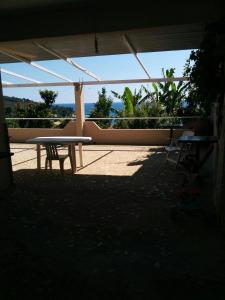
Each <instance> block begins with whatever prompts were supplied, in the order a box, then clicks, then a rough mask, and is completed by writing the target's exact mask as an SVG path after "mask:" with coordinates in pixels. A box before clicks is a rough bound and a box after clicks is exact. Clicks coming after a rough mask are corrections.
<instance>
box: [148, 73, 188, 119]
mask: <svg viewBox="0 0 225 300" xmlns="http://www.w3.org/2000/svg"><path fill="white" fill-rule="evenodd" d="M162 73H163V77H164V78H165V79H167V81H165V82H163V83H162V82H153V83H152V87H153V90H154V92H150V91H148V90H147V89H146V88H144V90H145V92H146V93H147V94H148V96H149V99H151V100H152V101H154V102H156V103H160V104H161V105H162V107H163V108H164V112H165V113H166V114H167V115H168V116H174V117H175V116H181V115H183V107H184V102H185V96H186V90H187V88H188V83H184V81H179V83H178V84H177V85H176V84H175V82H174V80H173V79H174V73H175V68H171V69H167V70H166V71H164V69H162Z"/></svg>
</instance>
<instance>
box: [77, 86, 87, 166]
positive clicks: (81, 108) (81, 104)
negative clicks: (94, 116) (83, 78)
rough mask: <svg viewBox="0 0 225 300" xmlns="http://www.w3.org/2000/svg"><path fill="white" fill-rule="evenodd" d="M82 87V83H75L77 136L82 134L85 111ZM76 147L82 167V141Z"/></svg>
mask: <svg viewBox="0 0 225 300" xmlns="http://www.w3.org/2000/svg"><path fill="white" fill-rule="evenodd" d="M82 89H83V85H82V84H81V83H78V84H76V85H75V103H76V130H77V135H78V136H83V132H84V122H85V111H84V101H83V97H82ZM78 147H79V156H80V166H81V167H83V150H82V143H79V144H78Z"/></svg>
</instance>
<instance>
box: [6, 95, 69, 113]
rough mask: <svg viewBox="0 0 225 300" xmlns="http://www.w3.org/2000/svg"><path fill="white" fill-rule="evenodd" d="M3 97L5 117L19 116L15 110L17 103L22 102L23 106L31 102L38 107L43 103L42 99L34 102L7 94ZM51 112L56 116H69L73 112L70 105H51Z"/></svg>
mask: <svg viewBox="0 0 225 300" xmlns="http://www.w3.org/2000/svg"><path fill="white" fill-rule="evenodd" d="M3 99H4V105H5V114H6V117H20V116H19V115H18V111H16V108H17V104H23V106H25V107H26V105H29V104H32V105H33V106H36V107H38V106H39V105H40V103H43V102H42V101H40V102H35V101H32V100H30V99H27V98H18V97H9V96H3ZM51 112H52V113H53V114H54V116H57V117H71V115H72V113H73V109H72V108H70V107H63V106H59V105H53V107H52V109H51ZM23 116H24V115H23ZM32 116H33V115H32ZM37 117H38V116H37Z"/></svg>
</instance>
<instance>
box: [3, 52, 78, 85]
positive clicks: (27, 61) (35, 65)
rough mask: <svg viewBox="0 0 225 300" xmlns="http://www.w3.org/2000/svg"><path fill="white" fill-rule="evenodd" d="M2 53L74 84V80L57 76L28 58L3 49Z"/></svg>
mask: <svg viewBox="0 0 225 300" xmlns="http://www.w3.org/2000/svg"><path fill="white" fill-rule="evenodd" d="M0 53H2V54H4V55H7V56H9V57H11V58H14V59H16V60H18V61H21V62H24V63H27V64H29V65H31V66H33V67H35V68H37V69H39V70H41V71H44V72H46V73H48V74H50V75H53V76H55V77H58V78H60V79H62V80H65V81H67V82H73V81H72V80H70V79H68V78H66V77H64V76H62V75H59V74H57V73H55V72H53V71H50V70H49V69H47V68H45V67H42V66H40V65H38V64H37V63H34V62H32V61H30V60H29V59H27V58H24V57H21V56H20V55H17V54H14V53H13V54H12V53H9V52H7V51H5V50H2V49H0Z"/></svg>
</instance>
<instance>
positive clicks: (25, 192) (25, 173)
mask: <svg viewBox="0 0 225 300" xmlns="http://www.w3.org/2000/svg"><path fill="white" fill-rule="evenodd" d="M34 149H35V147H34V145H28V144H11V151H12V152H14V156H13V157H12V162H13V170H14V183H15V184H14V187H13V189H11V190H9V191H7V192H5V193H4V195H3V196H2V200H1V202H0V205H1V209H0V213H1V221H2V224H3V226H1V240H2V246H1V248H0V253H1V255H0V260H1V262H0V265H1V269H2V270H3V271H2V273H1V284H2V288H1V290H0V295H1V298H5V299H18V295H19V296H20V298H23V295H26V298H28V297H30V298H32V299H45V298H46V299H138V300H139V299H150V298H151V299H180V298H181V299H190V298H191V299H199V297H204V299H223V298H224V294H225V285H224V283H225V275H224V269H225V255H224V253H225V251H224V250H225V242H224V239H223V238H222V235H221V233H220V231H219V229H218V228H217V226H216V222H215V220H214V218H213V211H212V210H211V209H212V205H211V203H210V202H209V201H207V199H209V197H208V194H209V192H210V184H209V183H210V182H209V181H208V179H207V177H203V179H202V180H201V181H199V182H197V183H196V185H195V186H194V188H197V189H199V190H200V195H199V198H200V201H204V202H202V203H203V204H204V205H203V206H204V214H200V213H194V214H192V215H188V214H184V213H181V212H180V213H179V214H178V217H177V218H176V219H175V220H173V219H172V218H171V207H173V206H174V205H175V204H176V203H177V201H178V200H180V198H181V192H182V181H183V176H182V175H181V173H180V172H178V171H176V170H175V168H174V167H173V165H171V164H166V163H165V156H166V154H165V153H164V152H163V149H162V148H161V147H149V146H116V145H87V146H85V147H84V163H85V166H84V167H83V168H78V172H77V173H76V174H75V175H72V174H71V171H70V170H69V161H68V162H67V161H66V162H65V169H66V172H65V176H64V178H63V177H62V176H61V175H60V172H59V166H58V164H57V162H56V163H55V164H53V168H56V169H55V170H53V171H52V172H51V171H49V170H48V171H46V170H41V171H37V170H36V152H35V150H34ZM42 155H43V156H42V159H43V162H44V158H45V156H44V155H45V154H44V152H43V153H42ZM77 156H78V155H77ZM43 162H42V166H44V163H43ZM78 165H79V160H78ZM206 187H208V188H206ZM12 287H13V289H12Z"/></svg>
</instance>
